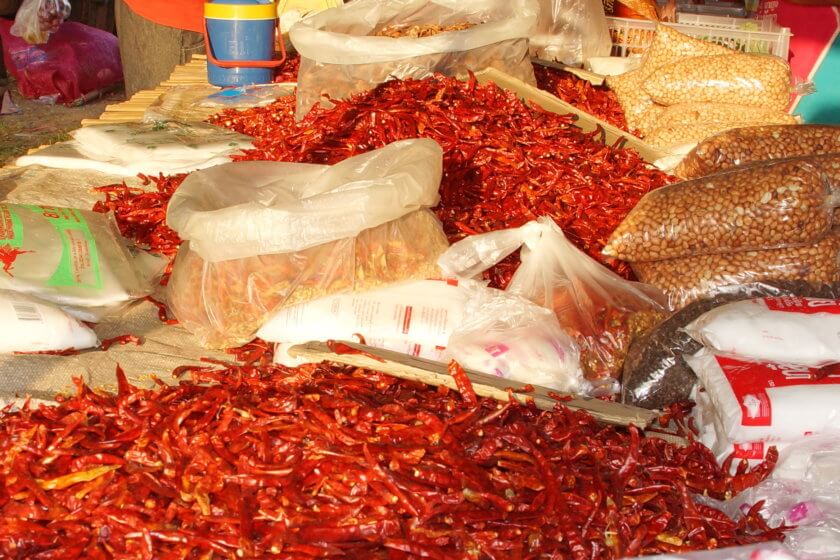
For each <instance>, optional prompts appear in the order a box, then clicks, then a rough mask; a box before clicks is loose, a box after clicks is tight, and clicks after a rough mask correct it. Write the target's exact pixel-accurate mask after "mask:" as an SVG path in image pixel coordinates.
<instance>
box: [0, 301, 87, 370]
mask: <svg viewBox="0 0 840 560" xmlns="http://www.w3.org/2000/svg"><path fill="white" fill-rule="evenodd" d="M0 331H2V332H3V336H2V337H0V354H10V353H13V352H46V351H51V350H67V349H70V348H74V349H76V350H82V349H85V348H92V347H94V346H96V345H97V344H99V340H98V339H97V338H96V334H95V333H94V332H93V331H92V330H90V329H89V328H88V327H87V326H85V325H83V324H81V323H80V322H79V321H78V320H77V319H75V318H73V317H71V316H69V315H68V314H66V313H65V312H64V311H62V310H61V309H58V308H57V307H53V306H52V305H49V304H47V303H44V302H40V301H38V300H36V299H35V298H32V297H29V296H26V295H24V294H18V293H15V292H9V291H6V290H0Z"/></svg>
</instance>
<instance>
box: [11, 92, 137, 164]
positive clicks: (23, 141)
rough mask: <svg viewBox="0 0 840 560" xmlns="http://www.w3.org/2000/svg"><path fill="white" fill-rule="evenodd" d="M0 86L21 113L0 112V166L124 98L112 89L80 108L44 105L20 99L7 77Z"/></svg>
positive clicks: (64, 137)
mask: <svg viewBox="0 0 840 560" xmlns="http://www.w3.org/2000/svg"><path fill="white" fill-rule="evenodd" d="M3 87H6V88H8V89H9V91H10V92H11V94H12V99H13V100H14V102H15V104H16V105H17V106H18V107H19V108H20V109H21V112H20V113H16V114H13V115H0V166H3V165H6V164H9V163H11V162H12V161H13V160H14V159H15V158H17V157H18V156H21V155H23V154H25V153H26V152H27V151H28V150H30V149H31V148H37V147H38V146H43V145H45V144H52V143H54V142H60V141H62V140H67V139H68V138H69V136H68V135H67V133H68V132H70V131H71V130H74V129H76V128H79V124H80V122H81V120H82V119H95V118H96V117H98V116H99V115H100V114H102V112H103V111H104V110H105V106H106V105H110V104H112V103H119V102H120V101H125V94H124V93H123V92H122V91H116V92H112V93H109V94H106V95H105V97H104V98H102V99H98V100H94V101H91V102H90V103H88V104H86V105H82V106H81V107H65V106H63V105H45V104H42V103H36V102H34V101H29V100H27V99H23V97H21V95H20V94H19V93H18V91H17V86H16V85H15V83H14V81H13V80H11V79H9V80H8V81H6V82H5V83H4V81H3V80H2V79H0V88H3Z"/></svg>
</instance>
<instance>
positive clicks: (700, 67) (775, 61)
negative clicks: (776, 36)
mask: <svg viewBox="0 0 840 560" xmlns="http://www.w3.org/2000/svg"><path fill="white" fill-rule="evenodd" d="M644 88H645V91H646V92H647V94H648V95H650V97H651V98H652V99H653V101H654V102H656V103H659V104H660V105H676V104H677V103H692V102H719V103H736V104H740V105H755V106H758V107H764V108H767V109H773V110H777V111H784V110H785V109H787V107H788V105H789V104H790V94H791V73H790V66H788V64H787V62H785V61H784V60H782V59H781V58H779V57H776V56H771V55H759V54H729V55H717V56H696V57H692V58H686V59H683V60H678V61H677V62H673V63H671V64H667V65H665V66H662V67H661V68H659V69H657V70H656V72H654V73H653V74H652V75H651V76H650V77H648V78H647V79H646V80H645V82H644Z"/></svg>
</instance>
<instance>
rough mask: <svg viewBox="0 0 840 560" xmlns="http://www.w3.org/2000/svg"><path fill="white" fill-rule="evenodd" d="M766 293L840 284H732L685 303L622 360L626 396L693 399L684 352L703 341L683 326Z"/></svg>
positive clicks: (646, 402)
mask: <svg viewBox="0 0 840 560" xmlns="http://www.w3.org/2000/svg"><path fill="white" fill-rule="evenodd" d="M765 296H774V297H780V296H797V297H823V298H835V297H837V296H840V286H829V285H823V286H812V285H810V284H808V283H807V282H804V281H792V282H768V283H751V284H743V285H729V286H724V287H722V288H720V289H719V290H718V291H717V293H715V294H714V295H713V296H711V297H708V298H706V299H702V300H700V301H696V302H694V303H692V304H690V305H688V306H686V307H685V308H683V309H681V310H680V311H677V312H676V313H674V314H673V315H672V316H671V317H669V318H668V319H666V320H665V321H663V322H662V323H660V324H659V325H657V326H656V327H654V328H653V329H652V330H651V331H649V332H648V333H646V334H644V335H643V336H641V337H640V338H638V339H636V340H635V341H633V344H632V345H631V346H630V351H629V352H628V353H627V359H626V360H625V361H624V374H623V376H622V379H621V394H622V402H625V403H627V404H633V405H636V406H641V407H644V408H651V409H655V408H659V409H661V408H665V407H666V406H668V405H670V404H673V403H676V402H681V401H686V400H689V398H690V396H691V391H692V389H693V388H694V386H695V384H696V382H697V377H696V376H695V375H694V372H693V371H691V368H689V367H688V364H686V363H685V360H684V358H683V356H686V355H691V354H694V353H696V352H697V351H698V350H700V349H701V348H702V345H701V344H700V343H699V342H697V341H695V340H694V339H692V338H691V337H690V336H689V335H688V333H686V332H685V330H684V327H685V326H686V325H688V324H690V323H691V322H692V321H694V320H696V319H697V318H698V317H700V316H702V315H703V314H705V313H706V312H708V311H710V310H712V309H715V308H717V307H719V306H721V305H725V304H727V303H730V302H733V301H741V300H745V299H751V298H754V297H765Z"/></svg>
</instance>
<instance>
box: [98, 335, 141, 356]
mask: <svg viewBox="0 0 840 560" xmlns="http://www.w3.org/2000/svg"><path fill="white" fill-rule="evenodd" d="M114 344H119V345H121V346H124V345H126V344H137V345H140V344H143V339H141V338H140V337H139V336H135V335H133V334H123V335H120V336H115V337H113V338H106V339H105V340H102V341H100V342H99V348H100V350H102V351H103V352H104V351H106V350H108V348H110V347H111V346H113V345H114Z"/></svg>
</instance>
